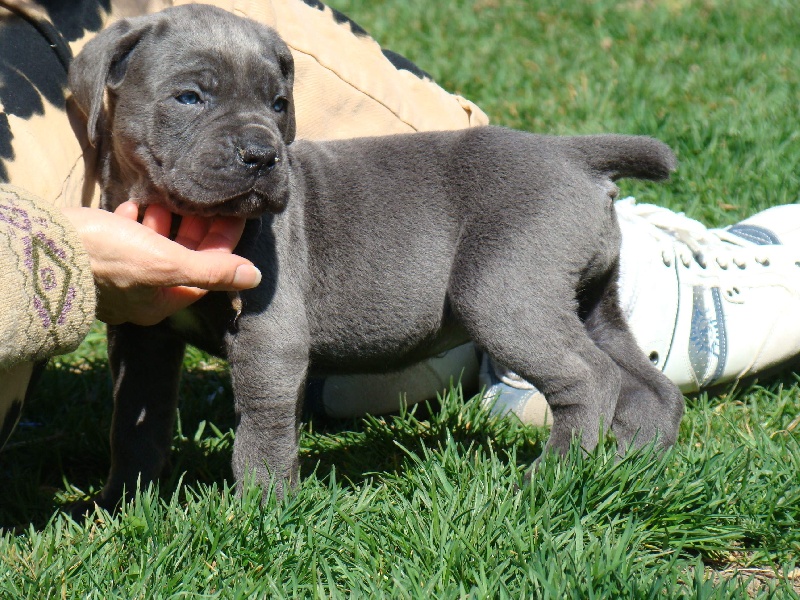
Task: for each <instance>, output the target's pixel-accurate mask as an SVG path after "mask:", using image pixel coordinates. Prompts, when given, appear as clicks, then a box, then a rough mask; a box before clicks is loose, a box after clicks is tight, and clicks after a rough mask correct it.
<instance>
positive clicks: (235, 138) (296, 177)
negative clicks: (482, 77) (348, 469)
mask: <svg viewBox="0 0 800 600" xmlns="http://www.w3.org/2000/svg"><path fill="white" fill-rule="evenodd" d="M292 81H293V62H292V56H291V54H290V52H289V50H288V48H287V46H286V45H285V44H284V43H283V41H282V40H281V39H280V38H279V37H278V35H277V34H276V33H275V32H274V31H272V30H270V29H269V28H266V27H264V26H261V25H259V24H256V23H254V22H252V21H248V20H245V19H241V18H239V17H235V16H233V15H231V14H230V13H227V12H225V11H222V10H219V9H215V8H212V7H208V6H199V5H193V6H184V7H180V8H174V9H169V10H167V11H164V12H162V13H158V14H155V15H152V16H147V17H140V18H136V19H130V20H127V21H121V22H118V23H117V24H115V25H114V26H113V27H111V28H109V29H107V30H106V31H104V32H103V33H101V34H100V35H98V36H97V37H96V38H95V39H94V40H93V41H91V42H90V43H89V44H88V45H87V46H86V48H85V50H84V51H83V52H82V53H81V54H80V55H79V56H78V57H77V58H76V59H75V61H74V63H73V65H72V68H71V69H70V76H69V82H70V87H71V88H72V92H73V95H74V97H75V99H76V101H77V103H78V105H79V106H80V107H81V108H82V109H83V110H84V111H85V113H86V115H87V117H88V133H89V137H90V139H91V140H92V141H93V143H95V144H96V146H97V148H98V155H99V160H100V163H101V164H100V172H101V177H102V181H101V187H102V189H103V199H102V202H103V205H104V206H105V207H106V208H109V209H112V208H114V207H115V206H116V205H118V204H119V203H120V202H122V201H124V200H127V199H128V198H130V197H133V198H148V199H149V200H150V201H155V202H160V203H162V204H164V205H165V206H167V207H169V208H170V209H171V210H173V211H175V212H177V213H180V214H197V215H240V216H246V217H249V218H251V219H252V221H250V222H249V224H248V227H247V229H246V232H245V236H244V237H243V239H242V241H241V243H240V245H239V248H238V250H237V252H239V253H240V254H242V255H243V256H246V257H248V258H250V259H252V260H253V262H255V264H256V265H257V266H258V267H259V268H260V269H261V271H262V273H263V275H264V279H263V281H262V283H261V285H260V286H259V287H258V288H257V289H255V290H252V291H249V292H246V293H242V294H241V300H242V308H241V313H240V314H238V316H237V314H236V313H235V311H234V310H233V308H232V306H231V302H230V300H229V299H228V297H227V296H226V295H224V294H209V295H208V296H207V297H206V298H204V299H203V300H201V301H200V302H198V303H197V304H196V305H194V306H193V307H192V308H191V309H189V310H187V311H185V312H184V313H182V314H179V315H178V316H176V317H173V318H171V319H168V320H166V321H165V322H163V323H161V324H159V325H157V326H154V327H139V326H133V325H122V326H117V327H109V357H110V362H111V366H112V370H113V373H114V400H115V412H114V422H113V428H112V437H111V443H112V467H111V473H110V476H109V481H108V483H107V485H106V487H105V488H104V490H103V492H102V498H101V502H102V503H104V504H106V505H112V504H114V503H115V502H116V501H117V499H118V498H119V497H120V496H121V494H122V491H123V486H127V489H128V490H132V489H133V488H134V486H135V484H136V482H137V479H138V478H139V477H141V480H142V481H143V482H144V481H149V480H153V479H155V478H157V477H158V476H159V473H160V472H161V470H162V467H163V465H164V464H165V461H166V460H167V457H168V452H169V449H170V441H171V436H172V431H173V422H174V415H175V408H176V403H177V386H178V376H179V372H180V368H181V361H182V357H183V352H184V347H185V342H186V341H188V342H189V343H192V344H195V345H197V346H199V347H201V348H204V349H206V350H208V351H211V352H213V353H215V354H218V355H221V356H224V357H227V359H228V360H229V361H230V366H231V375H232V382H233V390H234V395H235V398H236V416H237V427H236V438H235V443H234V449H233V472H234V475H235V477H236V479H237V481H238V482H241V481H242V480H243V479H244V478H245V476H246V475H247V474H248V473H252V474H254V475H255V477H256V479H257V481H258V482H260V483H262V484H269V483H274V485H275V487H276V490H277V492H278V493H279V494H280V493H282V491H283V486H284V485H285V483H286V482H289V483H290V484H291V483H292V482H293V481H295V480H296V476H297V470H298V464H297V451H298V447H297V443H298V413H299V410H300V406H301V403H302V396H303V390H304V383H305V379H306V375H307V373H308V372H309V370H312V371H314V372H316V373H332V372H369V371H386V370H391V369H397V368H401V367H403V366H406V365H409V364H411V363H413V362H415V361H420V360H423V359H425V358H426V357H429V356H431V355H434V354H437V353H439V352H441V351H443V350H445V349H447V348H451V347H453V346H455V345H457V344H461V343H463V342H464V341H465V340H467V339H472V340H474V341H475V343H476V344H478V345H479V346H480V347H482V348H484V349H486V350H487V351H488V352H489V353H490V354H491V355H492V356H493V357H495V358H496V359H497V360H499V361H500V362H502V363H503V364H506V365H508V366H509V367H511V368H512V369H514V370H515V371H516V372H518V373H519V374H521V375H522V376H524V377H525V378H526V379H528V380H530V381H532V382H533V383H534V384H535V385H536V386H537V387H538V388H539V389H540V390H541V391H542V392H543V393H544V394H545V395H546V397H547V400H548V402H549V404H550V407H551V409H552V413H553V426H552V432H551V434H550V439H549V441H548V444H547V449H549V450H552V451H555V452H558V453H563V452H565V451H566V450H567V449H568V447H569V444H570V441H571V440H572V438H573V436H580V438H581V441H582V444H583V445H584V447H585V448H587V449H591V448H593V447H594V446H595V445H596V444H597V441H598V434H599V431H600V429H601V427H608V426H610V427H611V429H612V430H613V431H614V433H615V435H616V437H617V440H618V442H619V444H620V450H622V451H624V450H625V449H626V448H627V447H629V446H631V445H641V444H644V443H646V442H649V441H651V440H654V439H656V438H658V440H659V442H660V443H661V444H662V445H669V444H672V443H673V442H674V441H675V438H676V435H677V430H678V423H679V421H680V418H681V415H682V413H683V396H682V395H681V393H680V392H679V391H678V389H677V388H676V387H675V386H674V385H673V384H672V383H670V381H669V380H667V378H666V377H664V375H662V374H661V373H660V372H659V371H658V370H657V369H656V368H654V367H653V366H652V365H651V364H650V362H649V361H648V360H647V358H646V357H645V356H644V355H643V353H642V352H641V351H640V349H639V348H638V347H637V345H636V342H635V341H634V338H633V337H632V335H631V333H630V332H629V330H628V328H627V326H626V324H625V321H624V320H623V317H622V315H621V313H620V309H619V306H618V300H617V286H616V279H617V266H618V255H619V243H620V233H619V229H618V225H617V221H616V217H615V214H614V206H613V199H614V197H615V195H616V192H617V190H616V187H615V186H614V184H613V183H612V181H613V180H615V179H617V178H620V177H642V178H648V179H661V178H665V177H667V176H668V174H669V172H670V171H671V170H672V169H673V168H674V166H675V160H674V156H673V154H672V152H671V151H670V150H669V149H668V148H667V147H666V146H665V145H664V144H662V143H661V142H658V141H656V140H653V139H650V138H645V137H633V136H587V137H571V138H570V137H566V138H559V137H547V136H537V135H532V134H528V133H522V132H517V131H512V130H506V129H501V128H495V127H481V128H475V129H468V130H463V131H457V132H438V133H419V134H409V135H397V136H389V137H379V138H365V139H354V140H348V141H334V142H324V143H314V142H308V141H297V142H294V143H292V142H293V139H294V133H295V124H294V113H293V103H292ZM104 95H107V102H106V101H104ZM290 144H291V145H290ZM262 215H263V216H262Z"/></svg>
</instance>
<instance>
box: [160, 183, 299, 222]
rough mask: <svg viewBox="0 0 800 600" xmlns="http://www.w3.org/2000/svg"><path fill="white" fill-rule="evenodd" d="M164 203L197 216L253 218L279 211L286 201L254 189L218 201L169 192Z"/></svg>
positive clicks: (179, 212)
mask: <svg viewBox="0 0 800 600" xmlns="http://www.w3.org/2000/svg"><path fill="white" fill-rule="evenodd" d="M166 204H169V205H170V208H171V209H172V211H173V212H175V213H177V214H179V215H182V216H188V215H194V216H198V217H243V218H246V219H255V218H258V217H261V215H263V214H264V213H279V212H282V211H283V210H284V209H285V208H286V203H285V202H283V201H279V200H276V199H275V198H274V197H272V195H270V194H267V193H265V192H261V191H259V190H256V189H252V190H249V191H247V192H244V193H241V194H237V195H234V196H231V197H228V198H224V199H222V200H218V201H213V202H209V201H204V202H198V201H196V200H189V199H185V198H183V197H181V196H180V195H177V194H170V195H169V200H168V201H167V202H166Z"/></svg>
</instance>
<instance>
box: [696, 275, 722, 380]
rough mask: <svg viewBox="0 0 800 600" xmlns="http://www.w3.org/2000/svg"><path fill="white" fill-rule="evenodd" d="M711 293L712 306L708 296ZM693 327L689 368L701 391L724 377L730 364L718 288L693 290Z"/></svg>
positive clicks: (698, 287)
mask: <svg viewBox="0 0 800 600" xmlns="http://www.w3.org/2000/svg"><path fill="white" fill-rule="evenodd" d="M709 291H710V292H711V298H710V300H711V305H710V306H709V305H708V304H707V300H708V297H707V294H708V292H709ZM692 296H693V298H692V323H691V329H690V332H689V364H690V365H691V367H692V370H693V371H694V374H695V378H696V379H697V381H698V383H699V384H700V387H704V386H707V385H710V384H712V383H713V382H715V381H717V380H718V379H719V378H720V377H722V375H723V373H724V372H725V364H726V362H727V360H728V337H727V335H728V334H727V329H726V326H725V313H724V312H723V310H722V296H721V295H720V291H719V288H716V287H714V288H710V289H709V288H706V287H704V286H700V285H698V286H695V287H694V288H693V289H692Z"/></svg>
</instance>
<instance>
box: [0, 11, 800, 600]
mask: <svg viewBox="0 0 800 600" xmlns="http://www.w3.org/2000/svg"><path fill="white" fill-rule="evenodd" d="M335 6H336V7H337V8H339V9H340V10H342V11H343V12H345V13H347V14H349V15H350V16H351V17H353V18H354V19H355V20H356V21H357V22H358V23H359V24H361V25H362V26H364V27H365V28H366V29H367V30H369V31H370V32H371V33H372V34H373V35H374V36H375V37H376V38H377V39H378V40H380V41H381V42H382V43H383V44H384V46H386V47H388V48H391V49H393V50H395V51H398V52H400V53H402V54H404V55H406V56H408V57H409V58H411V59H412V60H414V61H415V62H417V63H418V64H419V65H420V66H421V67H422V68H424V69H425V70H427V71H428V72H429V73H431V74H432V75H433V76H434V77H435V78H436V79H437V80H438V81H440V82H441V83H442V84H443V85H444V86H445V87H446V88H448V89H451V90H453V91H456V92H459V93H462V94H463V95H465V96H467V97H469V98H470V99H472V100H474V101H475V102H476V103H478V104H479V105H480V106H481V107H482V108H484V110H485V111H486V112H487V113H488V114H489V115H490V117H491V118H492V120H493V121H494V122H495V123H497V124H503V125H509V126H513V127H519V128H523V129H527V130H531V131H539V132H549V133H559V134H569V133H592V132H601V131H617V132H623V133H643V134H650V135H656V136H658V137H660V138H662V139H663V140H665V141H666V142H668V143H669V144H670V145H672V146H673V147H674V148H675V149H676V151H677V153H678V155H679V158H680V161H681V167H680V170H679V171H678V173H677V174H676V176H675V177H674V178H673V180H672V181H671V182H670V183H668V184H666V185H654V184H638V183H632V182H624V187H623V193H630V194H634V195H636V196H637V198H639V200H640V201H645V202H655V203H658V204H662V205H666V206H669V207H671V208H674V209H677V210H683V211H686V212H687V213H688V214H689V215H690V216H693V217H698V218H702V219H703V220H705V221H706V222H707V223H709V224H712V225H722V224H726V223H730V222H733V221H735V220H738V219H740V218H742V217H744V216H746V215H748V214H751V213H753V212H755V211H758V210H761V209H763V208H766V207H767V206H771V205H774V204H780V203H786V202H792V201H796V200H797V199H798V198H800V132H799V130H798V126H797V115H798V114H799V113H800V69H798V65H800V43H798V39H800V38H798V31H800V11H798V10H797V6H796V3H795V2H793V1H790V0H786V1H779V0H729V1H726V2H721V1H719V0H718V1H715V0H705V1H692V0H650V1H647V0H630V1H629V2H615V1H611V0H598V1H594V2H589V1H586V2H577V1H569V2H556V1H555V0H540V1H537V2H527V1H523V0H473V1H467V0H454V1H450V2H431V1H430V0H385V1H382V2H379V1H375V0H371V1H369V2H367V1H366V0H360V1H359V0H350V1H346V0H337V1H336V2H335ZM186 366H187V371H186V376H185V377H184V380H183V384H182V386H183V387H182V398H183V400H182V403H181V413H180V428H179V431H178V432H177V433H176V437H175V451H174V454H173V464H172V468H171V470H170V472H169V473H167V474H166V475H165V477H164V480H163V481H162V482H161V485H160V486H158V487H155V488H149V489H147V490H144V491H143V492H142V493H141V495H140V497H138V498H137V500H136V501H135V502H134V503H133V504H132V505H130V506H127V507H125V509H124V510H123V511H122V512H121V513H120V514H119V515H116V516H110V515H108V514H105V513H103V514H100V513H98V514H97V515H96V518H95V519H94V520H93V521H90V522H88V523H86V524H76V523H74V522H71V521H69V520H67V519H66V518H65V517H63V516H61V515H60V514H59V513H58V512H57V510H56V509H57V507H58V506H60V505H62V504H64V503H67V502H69V501H71V500H74V499H76V498H79V497H81V496H82V495H84V494H88V493H91V492H92V491H95V490H97V489H98V488H99V487H100V486H101V485H102V481H103V479H104V477H105V475H106V471H107V468H108V442H107V432H108V426H109V420H110V381H109V377H108V375H107V365H106V357H105V349H104V336H103V330H102V328H99V327H98V328H96V329H95V331H94V332H93V333H92V335H90V336H89V338H88V339H87V340H86V342H85V343H84V344H83V345H82V346H81V348H80V349H79V350H78V351H77V352H76V353H74V354H72V355H70V356H67V357H63V358H61V359H59V360H56V361H53V362H52V363H51V365H50V366H49V368H48V370H47V372H46V374H45V376H44V378H43V381H42V382H41V385H40V387H39V391H38V394H37V397H36V398H35V399H34V400H33V401H32V402H31V403H30V404H29V405H28V406H26V409H25V411H24V414H23V419H24V421H23V423H22V425H21V426H20V427H19V428H18V429H17V431H16V433H15V434H14V436H13V437H12V439H11V440H10V443H9V446H8V447H7V448H6V449H5V450H4V452H3V454H2V455H0V527H4V528H5V533H3V534H2V535H1V536H0V598H7V597H8V598H46V597H66V598H73V597H89V598H110V597H119V598H151V597H165V598H166V597H172V596H178V595H180V596H185V597H212V596H219V597H273V596H274V597H281V596H287V597H297V596H309V597H312V596H335V597H340V596H354V597H373V596H376V597H377V596H384V597H409V598H410V597H424V598H428V597H433V598H455V597H476V598H482V597H500V598H503V597H509V598H519V597H543V598H651V597H654V598H678V597H686V598H732V597H741V598H746V597H751V596H758V597H765V598H767V597H774V598H792V597H794V598H797V597H798V595H800V571H796V570H795V569H797V568H798V566H800V565H798V561H799V557H800V424H799V421H798V415H799V414H800V383H798V381H799V380H798V378H797V376H796V374H795V373H792V372H785V373H783V374H782V375H781V376H780V377H778V378H774V379H770V380H765V381H764V382H762V385H750V386H740V387H739V388H737V389H723V390H721V391H717V392H716V395H705V394H703V395H700V396H698V397H696V398H691V399H689V401H688V406H687V414H686V416H685V418H684V421H683V423H682V429H681V436H680V439H679V441H678V443H677V445H676V446H675V447H674V448H673V449H672V450H670V451H669V452H667V453H665V454H664V455H662V456H654V455H652V454H651V453H649V452H648V451H647V450H645V451H643V452H640V453H638V454H634V455H631V456H629V457H627V458H626V459H625V460H623V461H621V462H618V463H615V462H614V461H612V460H610V454H611V451H610V445H609V444H605V445H603V446H601V448H600V449H599V450H598V451H597V452H596V453H594V454H593V455H591V456H588V457H585V456H582V455H581V453H579V452H574V453H573V455H572V456H570V458H569V459H568V460H566V461H563V462H556V461H553V460H550V459H547V460H545V462H544V463H543V464H542V465H540V468H539V469H538V471H537V473H536V474H535V476H534V478H533V481H532V483H531V485H530V486H524V485H523V486H522V487H521V488H519V489H518V486H519V485H520V484H521V483H522V475H523V473H524V470H525V468H526V465H527V464H529V463H530V461H531V460H532V459H533V458H535V457H536V456H537V455H538V452H539V451H540V449H541V445H542V443H543V441H544V440H545V439H546V436H547V431H546V430H542V429H536V428H530V427H524V426H522V425H520V424H519V423H517V422H514V421H513V420H511V419H505V420H503V419H497V418H493V417H490V416H489V415H488V414H486V413H485V412H483V411H482V410H481V409H480V408H479V406H478V405H477V402H476V401H475V400H474V399H470V398H469V396H470V395H471V394H467V396H468V397H467V399H466V401H465V399H464V398H463V397H462V394H461V390H460V389H459V388H455V389H452V390H450V391H449V392H448V393H447V394H446V395H445V397H444V398H443V399H442V401H441V406H440V407H439V406H436V407H432V409H431V416H430V417H428V418H424V419H423V418H422V416H421V413H422V411H419V413H420V414H419V415H415V414H404V415H400V416H398V417H391V418H385V419H366V420H363V421H359V422H353V423H349V422H348V423H319V422H316V423H311V424H309V425H307V426H306V428H305V429H304V432H303V436H302V440H301V443H302V469H303V474H304V479H303V481H302V483H301V484H300V486H299V488H298V490H297V493H296V494H295V495H293V496H292V497H291V498H289V499H287V500H285V501H283V502H279V503H276V502H275V501H274V500H273V501H270V502H269V503H268V504H267V505H266V506H264V507H261V506H260V504H259V502H258V497H256V495H254V494H253V493H248V494H246V495H245V497H244V498H241V499H237V498H236V497H235V496H234V495H233V494H232V493H231V490H230V485H231V482H230V477H231V476H230V467H229V462H230V453H231V443H232V439H233V434H232V425H233V414H232V413H233V411H232V398H231V393H230V386H229V381H228V378H227V375H226V373H225V369H224V364H223V363H221V362H219V361H216V360H213V359H209V358H208V357H206V356H204V355H202V354H200V353H198V352H191V353H190V355H189V356H188V358H187V361H186Z"/></svg>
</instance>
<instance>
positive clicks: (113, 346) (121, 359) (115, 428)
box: [97, 323, 186, 509]
mask: <svg viewBox="0 0 800 600" xmlns="http://www.w3.org/2000/svg"><path fill="white" fill-rule="evenodd" d="M185 346H186V345H185V344H184V342H183V341H182V340H181V339H180V338H179V337H178V336H176V335H175V334H174V333H172V332H171V331H170V330H169V329H168V328H167V327H166V326H165V325H155V326H153V327H141V326H138V325H132V324H130V323H126V324H124V325H116V326H109V328H108V358H109V363H110V364H111V371H112V376H113V378H114V417H113V421H112V424H111V472H110V473H109V476H108V481H107V482H106V485H105V487H104V488H103V491H102V492H101V494H100V498H99V499H97V502H98V504H100V505H101V506H104V507H105V508H108V509H111V508H114V506H115V505H116V504H117V502H119V500H120V498H122V494H123V490H124V491H125V493H126V494H132V493H133V492H134V491H135V490H136V484H137V481H139V480H140V481H141V484H142V485H145V484H146V483H149V482H150V481H154V480H156V479H157V478H158V477H159V476H160V475H161V471H162V469H163V468H164V465H165V464H166V462H167V459H168V458H169V453H170V448H171V445H172V433H173V427H174V424H175V411H176V407H177V404H178V380H179V378H180V372H181V364H182V361H183V353H184V350H185Z"/></svg>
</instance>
